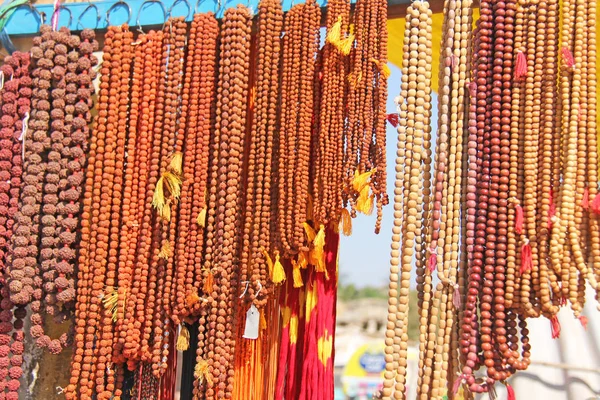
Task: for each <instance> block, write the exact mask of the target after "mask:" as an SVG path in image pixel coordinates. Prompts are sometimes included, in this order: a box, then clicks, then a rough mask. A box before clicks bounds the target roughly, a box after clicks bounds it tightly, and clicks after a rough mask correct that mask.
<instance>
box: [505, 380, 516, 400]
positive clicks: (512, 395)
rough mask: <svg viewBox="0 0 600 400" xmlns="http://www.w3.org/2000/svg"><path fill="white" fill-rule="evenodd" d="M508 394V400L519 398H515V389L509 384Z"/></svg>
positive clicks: (507, 386) (507, 387) (507, 385)
mask: <svg viewBox="0 0 600 400" xmlns="http://www.w3.org/2000/svg"><path fill="white" fill-rule="evenodd" d="M506 392H507V393H508V397H507V398H506V400H517V398H516V397H515V389H513V387H512V386H510V385H509V384H508V383H507V384H506Z"/></svg>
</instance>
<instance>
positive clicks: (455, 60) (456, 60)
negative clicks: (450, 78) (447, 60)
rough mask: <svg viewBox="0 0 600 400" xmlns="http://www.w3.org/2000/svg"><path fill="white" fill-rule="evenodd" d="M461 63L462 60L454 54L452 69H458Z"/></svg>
mask: <svg viewBox="0 0 600 400" xmlns="http://www.w3.org/2000/svg"><path fill="white" fill-rule="evenodd" d="M459 61H460V59H459V58H458V57H457V56H456V54H452V60H451V64H452V69H453V70H454V69H455V68H456V67H458V62H459Z"/></svg>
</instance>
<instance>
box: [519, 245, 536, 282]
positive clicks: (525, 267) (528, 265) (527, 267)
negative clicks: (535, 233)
mask: <svg viewBox="0 0 600 400" xmlns="http://www.w3.org/2000/svg"><path fill="white" fill-rule="evenodd" d="M532 268H533V260H532V259H531V245H530V244H529V241H526V242H525V244H523V246H522V247H521V269H520V272H521V275H522V274H524V273H525V272H529V271H531V269H532Z"/></svg>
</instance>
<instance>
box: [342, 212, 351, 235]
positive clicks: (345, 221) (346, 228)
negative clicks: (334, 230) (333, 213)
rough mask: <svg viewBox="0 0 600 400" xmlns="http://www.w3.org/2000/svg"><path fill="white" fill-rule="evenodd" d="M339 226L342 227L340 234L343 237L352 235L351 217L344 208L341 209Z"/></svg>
mask: <svg viewBox="0 0 600 400" xmlns="http://www.w3.org/2000/svg"><path fill="white" fill-rule="evenodd" d="M340 225H341V226H342V232H343V233H344V235H346V236H350V235H352V217H351V216H350V211H348V210H347V209H345V208H342V215H341V217H340Z"/></svg>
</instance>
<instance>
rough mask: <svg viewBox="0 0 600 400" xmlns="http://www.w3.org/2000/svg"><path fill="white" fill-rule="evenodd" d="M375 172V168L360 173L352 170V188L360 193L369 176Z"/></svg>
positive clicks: (367, 182)
mask: <svg viewBox="0 0 600 400" xmlns="http://www.w3.org/2000/svg"><path fill="white" fill-rule="evenodd" d="M375 172H377V168H373V169H372V170H370V171H367V172H363V173H362V174H361V173H359V172H358V170H356V171H354V179H352V188H353V189H354V190H355V191H356V192H357V193H360V192H361V191H362V190H363V189H364V187H365V186H367V185H368V184H369V179H370V178H371V176H372V175H373V174H374V173H375Z"/></svg>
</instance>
